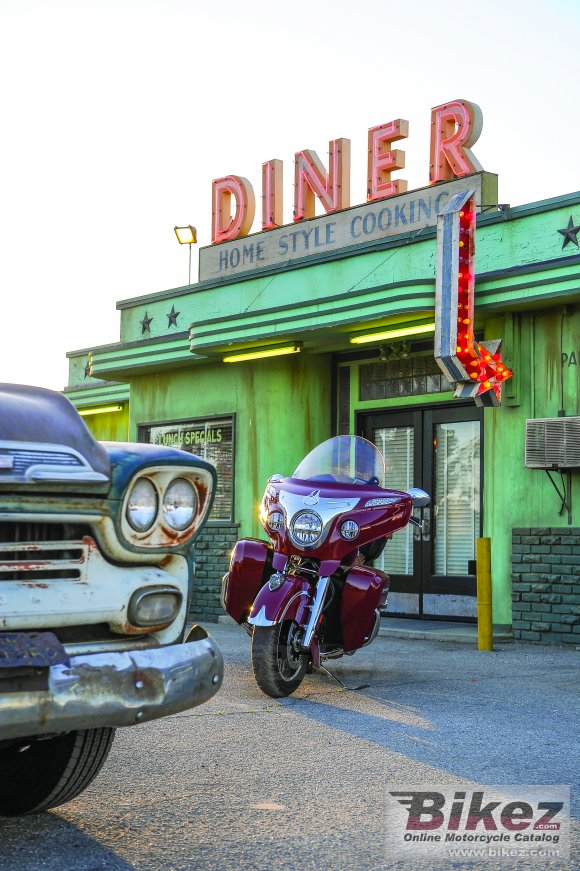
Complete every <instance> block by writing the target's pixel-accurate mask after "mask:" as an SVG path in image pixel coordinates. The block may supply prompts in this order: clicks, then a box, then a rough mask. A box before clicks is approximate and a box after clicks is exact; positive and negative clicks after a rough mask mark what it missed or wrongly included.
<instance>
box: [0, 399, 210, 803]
mask: <svg viewBox="0 0 580 871" xmlns="http://www.w3.org/2000/svg"><path fill="white" fill-rule="evenodd" d="M215 479H216V474H215V470H214V468H213V466H211V464H209V463H206V462H204V461H203V460H201V459H200V458H199V457H196V456H193V455H191V454H188V453H185V452H184V451H180V450H176V449H173V448H165V447H157V446H153V445H143V444H120V443H99V442H97V441H96V440H95V439H94V438H93V437H92V435H91V434H90V432H89V430H88V429H87V427H86V426H85V424H84V422H83V420H82V418H81V417H80V416H79V415H78V414H77V412H76V410H75V409H74V407H73V406H72V405H71V403H70V402H69V401H68V399H66V398H65V397H63V396H61V395H60V394H58V393H55V392H53V391H50V390H44V389H41V388H33V387H22V386H18V385H12V384H0V815H4V816H17V815H20V814H26V813H32V812H37V811H41V810H46V809H48V808H51V807H54V806H56V805H59V804H63V803H64V802H66V801H69V800H70V799H72V798H74V797H75V796H77V795H78V794H79V793H80V792H81V791H82V790H83V789H85V788H86V787H87V786H88V785H89V784H90V783H91V782H92V781H93V779H94V778H95V777H96V775H97V774H98V772H99V770H100V768H101V767H102V765H103V763H104V761H105V759H106V757H107V754H108V752H109V749H110V746H111V742H112V740H113V736H114V732H115V728H116V727H118V726H130V725H134V724H140V723H144V722H146V721H148V720H152V719H155V718H158V717H163V716H166V715H167V714H172V713H175V712H177V711H182V710H184V709H187V708H190V707H193V706H194V705H198V704H201V703H202V702H204V701H206V700H207V699H209V698H211V697H212V696H213V695H214V694H215V693H216V692H217V691H218V689H219V687H220V685H221V681H222V675H223V662H222V657H221V654H220V651H219V649H218V647H217V646H216V645H215V643H214V642H213V641H212V640H211V638H209V637H208V635H207V633H206V632H205V630H204V629H202V628H201V627H200V626H195V627H193V629H192V630H191V631H190V632H189V634H188V636H187V638H185V625H186V617H187V612H188V607H189V603H190V599H191V594H192V583H193V576H194V569H195V558H194V550H193V545H192V541H193V539H194V538H195V536H196V534H197V533H198V532H199V530H200V529H201V527H202V525H203V523H204V521H205V519H206V518H207V516H208V513H209V510H210V508H211V503H212V499H213V494H214V491H215Z"/></svg>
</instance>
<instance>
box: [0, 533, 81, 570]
mask: <svg viewBox="0 0 580 871" xmlns="http://www.w3.org/2000/svg"><path fill="white" fill-rule="evenodd" d="M90 536H91V532H90V529H89V528H88V527H84V526H80V525H76V524H74V525H73V524H64V523H59V524H55V523H0V584H1V583H2V581H32V582H33V583H41V582H43V581H51V580H70V581H80V580H83V579H84V578H85V575H86V567H87V558H88V553H89V547H90V544H91V542H92V541H93V539H92V538H91V537H90Z"/></svg>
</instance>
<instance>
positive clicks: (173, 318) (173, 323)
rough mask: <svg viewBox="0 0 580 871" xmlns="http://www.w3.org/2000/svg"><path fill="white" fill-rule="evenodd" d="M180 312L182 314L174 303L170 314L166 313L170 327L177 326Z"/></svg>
mask: <svg viewBox="0 0 580 871" xmlns="http://www.w3.org/2000/svg"><path fill="white" fill-rule="evenodd" d="M180 314H181V312H176V311H175V306H174V305H172V306H171V311H170V312H169V314H167V315H166V318H167V321H168V323H167V326H168V327H176V326H177V318H178V317H179V315H180Z"/></svg>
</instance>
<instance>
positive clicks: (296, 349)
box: [223, 345, 302, 363]
mask: <svg viewBox="0 0 580 871" xmlns="http://www.w3.org/2000/svg"><path fill="white" fill-rule="evenodd" d="M301 350H302V349H301V348H300V346H299V345H286V346H285V347H284V348H270V349H269V350H268V351H247V352H245V353H243V354H230V355H229V356H228V357H224V358H223V362H224V363H241V362H242V361H243V360H260V359H262V357H282V356H283V355H284V354H299V353H300V351H301Z"/></svg>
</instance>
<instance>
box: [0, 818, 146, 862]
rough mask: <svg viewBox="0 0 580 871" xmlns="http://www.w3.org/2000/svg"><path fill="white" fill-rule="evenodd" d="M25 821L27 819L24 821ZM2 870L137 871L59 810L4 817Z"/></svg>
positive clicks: (0, 854) (0, 847)
mask: <svg viewBox="0 0 580 871" xmlns="http://www.w3.org/2000/svg"><path fill="white" fill-rule="evenodd" d="M24 821H25V822H24ZM0 868H1V869H2V871H39V869H40V868H42V869H43V871H71V869H74V871H134V866H133V865H131V864H130V863H129V862H126V861H125V860H124V859H122V858H121V857H120V856H118V855H117V854H116V853H114V852H113V851H112V850H109V849H108V848H107V847H104V846H103V845H102V844H100V843H99V842H98V841H96V840H95V839H94V838H91V837H90V836H89V835H86V834H85V833H84V832H83V831H81V830H80V829H79V828H77V826H74V825H72V824H71V823H69V822H67V820H64V819H63V818H62V817H60V816H58V815H57V814H56V813H54V812H51V813H42V814H38V815H34V816H28V817H10V818H0Z"/></svg>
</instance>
